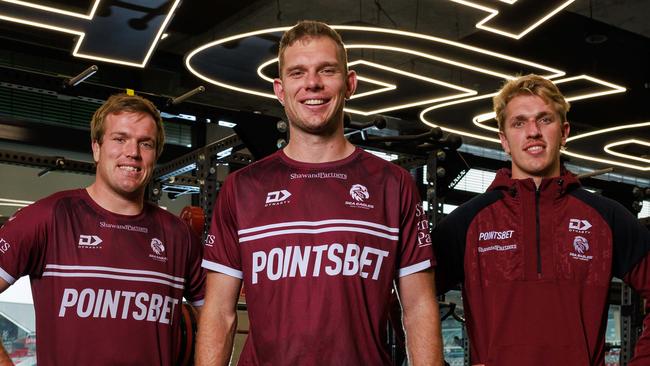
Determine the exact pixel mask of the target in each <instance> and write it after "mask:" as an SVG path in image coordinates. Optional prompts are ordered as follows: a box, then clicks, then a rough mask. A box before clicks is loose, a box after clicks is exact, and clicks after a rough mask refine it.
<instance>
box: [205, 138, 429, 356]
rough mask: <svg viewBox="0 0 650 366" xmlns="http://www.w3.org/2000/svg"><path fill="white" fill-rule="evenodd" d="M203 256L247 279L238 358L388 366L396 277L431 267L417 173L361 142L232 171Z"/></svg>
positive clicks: (208, 263)
mask: <svg viewBox="0 0 650 366" xmlns="http://www.w3.org/2000/svg"><path fill="white" fill-rule="evenodd" d="M204 253H205V254H204V260H203V267H205V268H207V269H209V270H212V271H217V272H221V273H224V274H227V275H230V276H233V277H236V278H240V279H243V282H244V286H245V289H246V302H247V305H248V316H249V320H250V331H249V335H248V338H247V340H246V344H245V346H244V350H243V351H242V354H241V356H240V360H239V364H240V365H261V364H265V365H389V364H390V363H391V360H390V356H389V353H388V352H387V350H386V349H385V348H386V347H385V343H386V327H387V313H388V304H389V298H390V293H391V288H392V283H393V280H394V279H396V278H398V277H400V276H407V275H409V274H412V273H415V272H419V271H422V270H424V269H427V268H429V267H431V266H432V265H433V264H434V260H433V250H432V248H431V239H430V236H429V231H428V223H427V220H426V215H425V214H424V212H423V211H422V207H421V201H420V199H419V197H418V193H417V192H416V188H415V184H414V182H413V179H412V178H411V176H410V175H409V173H408V172H407V171H405V170H404V169H402V168H400V167H398V166H396V165H394V164H391V163H388V162H386V161H384V160H381V159H380V158H377V157H375V156H373V155H371V154H369V153H366V152H365V151H363V150H361V149H356V151H355V152H354V153H353V154H352V155H350V156H349V157H347V158H345V159H343V160H340V161H335V162H328V163H320V164H306V163H301V162H297V161H294V160H291V159H289V158H288V157H287V156H286V155H285V154H284V153H283V152H282V151H279V152H277V153H275V154H273V155H271V156H269V157H267V158H265V159H263V160H261V161H259V162H257V163H255V164H253V165H250V166H248V167H246V168H243V169H241V170H238V171H237V172H234V173H233V174H231V175H230V176H228V178H227V179H226V182H225V184H224V186H223V188H222V189H221V192H220V193H219V198H218V199H217V203H216V206H215V210H214V214H213V217H212V226H211V229H210V233H209V235H208V236H207V238H206V242H205V252H204Z"/></svg>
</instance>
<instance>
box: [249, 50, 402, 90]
mask: <svg viewBox="0 0 650 366" xmlns="http://www.w3.org/2000/svg"><path fill="white" fill-rule="evenodd" d="M276 62H278V58H277V57H276V58H273V59H270V60H268V61H265V62H263V63H262V64H261V65H260V66H258V67H257V75H258V76H259V77H260V78H261V79H262V80H265V81H268V82H270V83H273V78H270V77H268V76H266V75H265V74H264V72H262V70H263V69H265V68H266V67H268V66H269V65H271V64H273V63H276ZM360 63H362V61H361V60H359V61H354V62H350V63H348V66H354V65H357V64H360ZM357 80H360V81H363V82H367V83H370V84H376V85H379V86H381V87H382V88H379V89H374V90H370V91H367V92H363V93H359V94H354V95H352V97H350V99H357V98H362V97H365V96H368V95H373V94H378V93H383V92H386V91H390V90H395V89H397V85H394V84H390V83H386V82H383V81H380V80H376V79H372V78H369V77H366V76H363V75H359V74H357ZM268 97H269V98H275V94H268Z"/></svg>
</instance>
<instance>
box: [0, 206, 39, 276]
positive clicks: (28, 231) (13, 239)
mask: <svg viewBox="0 0 650 366" xmlns="http://www.w3.org/2000/svg"><path fill="white" fill-rule="evenodd" d="M51 212H52V208H51V207H49V205H48V204H44V203H42V202H37V203H34V204H32V205H30V206H27V207H24V208H23V209H21V210H20V211H18V212H16V213H15V214H14V215H13V216H12V217H11V218H10V219H9V221H7V223H5V225H4V226H3V227H2V228H0V277H1V278H2V279H4V280H5V281H7V283H9V284H10V285H11V284H13V283H14V282H15V281H16V280H17V279H18V278H20V277H22V276H25V275H40V274H41V273H42V271H43V265H44V262H45V247H46V243H47V236H48V235H47V233H48V229H49V227H50V225H52V223H51V222H50V221H51V219H52V214H51Z"/></svg>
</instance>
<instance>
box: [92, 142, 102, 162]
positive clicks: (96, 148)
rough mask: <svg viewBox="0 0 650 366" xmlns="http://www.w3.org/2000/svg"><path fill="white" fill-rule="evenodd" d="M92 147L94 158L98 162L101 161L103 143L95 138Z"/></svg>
mask: <svg viewBox="0 0 650 366" xmlns="http://www.w3.org/2000/svg"><path fill="white" fill-rule="evenodd" d="M91 147H92V149H93V160H94V161H95V163H97V162H98V161H99V150H100V147H101V145H100V143H99V142H98V141H97V140H93V142H92V144H91Z"/></svg>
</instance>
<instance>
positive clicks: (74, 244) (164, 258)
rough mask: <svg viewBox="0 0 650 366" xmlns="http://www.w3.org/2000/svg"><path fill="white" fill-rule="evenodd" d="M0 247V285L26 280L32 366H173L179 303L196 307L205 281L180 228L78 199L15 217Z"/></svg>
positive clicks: (171, 221)
mask: <svg viewBox="0 0 650 366" xmlns="http://www.w3.org/2000/svg"><path fill="white" fill-rule="evenodd" d="M0 242H1V243H2V245H0V248H1V250H0V277H2V278H3V279H4V280H5V281H7V282H9V283H10V284H11V283H13V282H14V281H15V280H16V279H17V278H19V277H21V276H23V275H30V277H31V283H32V293H33V296H34V307H35V309H36V327H37V332H36V333H37V336H38V344H37V350H36V351H37V359H38V364H39V366H42V365H66V366H68V365H173V357H174V352H175V351H176V350H174V349H173V348H174V344H175V340H176V338H177V337H179V334H180V328H179V326H178V325H179V320H180V316H181V302H182V298H183V296H185V297H186V298H187V299H188V300H189V301H190V302H192V303H194V304H195V305H201V304H202V302H203V285H204V281H205V273H204V271H203V270H202V269H201V267H200V264H201V256H202V246H201V244H200V242H199V241H198V239H197V238H195V237H194V235H193V234H191V232H190V229H189V227H188V226H187V225H186V224H185V223H183V222H182V221H181V220H180V219H178V218H176V217H175V216H174V215H172V214H170V213H168V212H166V211H164V210H162V209H160V208H158V207H156V206H153V205H150V204H145V207H144V209H143V211H142V213H140V214H139V215H136V216H125V215H118V214H114V213H111V212H109V211H106V210H104V209H103V208H101V207H100V206H99V205H97V204H96V203H95V202H94V201H93V200H92V199H91V198H90V196H89V195H88V193H87V191H86V190H85V189H79V190H72V191H65V192H60V193H56V194H53V195H51V196H49V197H47V198H45V199H42V200H40V201H38V202H36V203H34V204H33V205H30V206H28V207H25V208H23V209H22V210H20V211H19V212H18V213H17V214H16V215H15V216H14V217H13V218H12V219H11V220H10V221H9V222H7V223H6V224H5V226H4V227H2V229H0Z"/></svg>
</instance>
